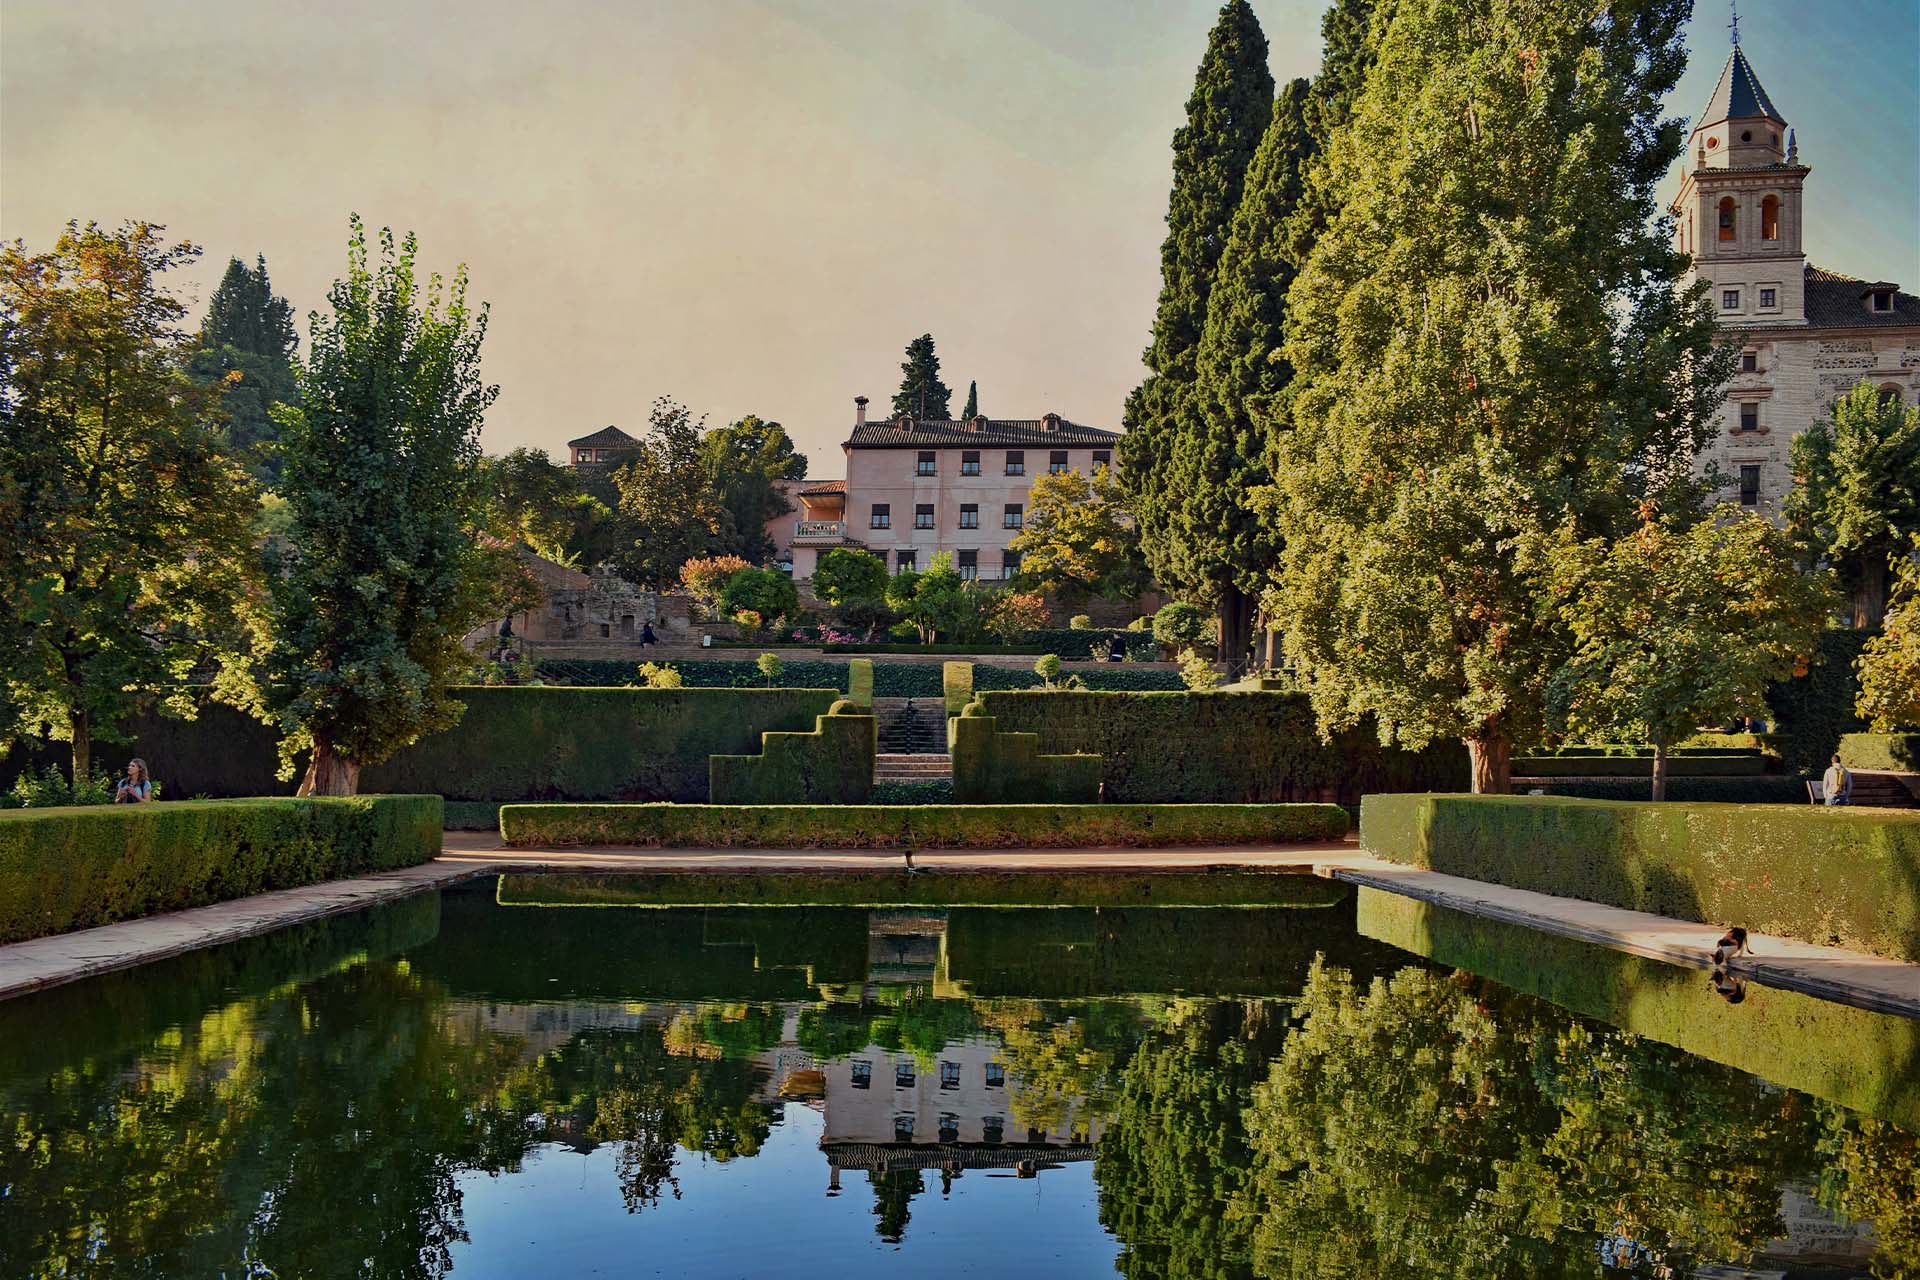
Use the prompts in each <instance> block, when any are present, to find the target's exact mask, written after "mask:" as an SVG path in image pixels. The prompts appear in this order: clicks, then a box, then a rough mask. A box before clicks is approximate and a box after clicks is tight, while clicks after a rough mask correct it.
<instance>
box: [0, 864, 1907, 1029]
mask: <svg viewBox="0 0 1920 1280" xmlns="http://www.w3.org/2000/svg"><path fill="white" fill-rule="evenodd" d="M899 865H900V857H899V855H898V854H897V853H894V852H893V851H891V850H882V849H843V850H828V849H576V848H566V849H528V848H517V849H509V848H506V847H504V846H503V845H501V843H500V840H499V837H498V836H497V835H495V834H493V833H490V832H451V831H450V832H448V833H447V835H446V838H445V841H444V843H443V851H442V853H441V856H440V857H438V858H436V859H435V860H434V861H432V862H430V863H426V864H424V865H422V866H418V867H408V868H406V869H404V870H400V871H389V872H383V873H381V874H379V875H373V876H365V877H362V878H359V879H354V880H335V881H331V882H328V883H325V884H317V885H308V886H305V887H303V888H299V889H282V890H279V891H277V892H274V893H263V894H259V895H257V896H255V897H251V898H242V899H240V900H238V901H234V902H221V903H215V904H214V905H212V906H206V907H196V908H194V909H192V910H190V911H178V912H173V913H171V914H168V915H161V916H151V917H148V918H146V919H143V920H128V921H124V922H122V923H119V924H110V925H103V926H101V927H100V928H97V929H83V930H81V931H79V932H77V933H66V934H59V935H56V936H54V937H51V938H37V939H34V940H33V941H30V942H19V943H14V944H13V945H11V946H4V947H0V998H5V997H7V996H11V995H19V994H21V993H23V992H27V991H33V990H37V989H40V988H43V987H49V986H54V985H57V984H59V983H63V982H73V981H77V980H79V979H81V978H87V977H91V976H93V975H94V974H98V973H105V972H108V971H109V970H113V969H123V968H127V967H130V966H132V965H136V964H143V963H146V962H147V961H149V960H158V959H161V958H162V957H165V956H170V955H177V954H179V953H180V952H183V951H190V950H193V949H194V948H196V947H204V946H210V945H212V944H214V943H219V942H229V941H232V940H233V939H235V938H244V937H247V936H249V935H252V934H257V933H264V932H266V931H267V930H270V929H277V928H280V927H282V926H284V925H288V924H293V923H296V922H298V921H301V920H311V919H315V918H318V917H320V916H326V915H332V914H335V913H337V912H342V911H352V910H354V909H356V908H359V907H365V906H370V905H372V904H374V903H377V902H384V901H386V900H388V899H391V898H399V897H404V896H406V895H408V894H411V893H417V892H419V891H420V890H422V889H428V888H438V887H441V886H445V885H449V884H455V883H458V882H459V881H462V880H469V879H473V878H475V877H479V876H492V875H502V874H506V873H509V872H539V871H573V872H593V873H607V872H616V873H617V872H622V871H628V872H648V871H849V870H875V869H880V868H884V867H888V866H899ZM914 865H915V866H916V867H919V868H923V869H926V870H930V871H937V870H942V869H947V870H969V871H980V870H995V871H1009V870H1014V871H1108V870H1128V871H1155V870H1163V871H1168V870H1178V869H1181V868H1193V867H1223V868H1245V869H1247V870H1268V871H1297V872H1300V873H1302V874H1312V875H1319V876H1323V877H1330V878H1332V879H1336V880H1343V881H1346V882H1348V883H1350V884H1357V885H1365V886H1367V887H1369V888H1373V889H1382V890H1385V891H1386V892H1389V893H1398V894H1404V895H1406V896H1408V897H1413V898H1419V899H1422V900H1423V901H1427V902H1433V903H1437V904H1439V905H1442V906H1447V907H1452V908H1454V909H1456V910H1460V911H1467V912H1471V913H1473V914H1475V915H1480V916H1485V917H1488V918H1490V919H1494V920H1503V921H1507V922H1509V923H1512V924H1520V925H1525V926H1527V927H1528V928H1532V929H1538V930H1541V931H1543V932H1546V933H1552V934H1558V935H1560V936H1562V937H1568V938H1576V939H1579V940H1580V941H1583V942H1591V943H1597V944H1599V945H1601V946H1606V947H1613V948H1615V949H1617V950H1620V951H1626V952H1629V953H1631V954H1633V955H1639V956H1646V957H1649V958H1651V959H1655V960H1663V961H1666V962H1668V963H1671V964H1679V965H1688V966H1692V967H1694V968H1700V969H1705V968H1706V967H1708V961H1707V955H1708V952H1709V951H1710V950H1711V949H1712V947H1713V944H1714V942H1715V940H1716V939H1717V938H1718V937H1719V935H1720V930H1719V929H1718V928H1716V927H1714V926H1710V925H1702V924H1692V923H1689V922H1686V921H1682V920H1670V919H1667V918H1665V917H1663V916H1655V915H1648V914H1646V913H1644V912H1639V911H1626V910H1622V909H1621V908H1618V907H1607V906H1601V905H1600V904H1598V903H1592V902H1581V901H1578V900H1576V899H1572V898H1558V897H1554V896H1552V895H1549V894H1544V893H1534V892H1532V891H1530V890H1526V889H1510V888H1507V887H1505V886H1503V885H1493V884H1482V883H1480V882H1478V881H1474V880H1466V879H1462V878H1461V877H1458V876H1449V875H1443V874H1441V873H1439V872H1435V871H1425V870H1421V869H1419V868H1416V867H1406V866H1401V865H1400V864H1398V863H1394V862H1388V861H1385V860H1384V859H1381V858H1376V857H1374V856H1372V855H1371V854H1365V853H1361V852H1360V851H1359V850H1358V848H1357V847H1356V846H1355V845H1354V844H1353V843H1352V842H1351V841H1347V842H1343V843H1339V844H1323V845H1292V846H1281V847H1274V848H1258V847H1252V848H1249V847H1218V846H1209V847H1193V848H1166V849H981V850H967V849H948V850H927V851H925V852H923V853H919V854H916V855H915V857H914ZM1752 947H1753V954H1752V955H1749V956H1743V957H1741V958H1740V959H1739V960H1737V961H1735V962H1734V964H1733V965H1732V968H1733V969H1734V970H1735V971H1736V972H1738V973H1740V974H1741V975H1742V976H1744V977H1745V978H1747V979H1748V980H1749V981H1752V982H1757V983H1760V984H1761V985H1763V986H1769V987H1779V988H1782V989H1784V990H1788V991H1799V992H1803V993H1805V994H1807V995H1812V996H1818V997H1820V998H1822V999H1826V1000H1835V1001H1839V1002H1841V1003H1844V1004H1849V1005H1854V1006H1857V1007H1860V1008H1865V1009H1874V1010H1877V1011H1880V1012H1883V1013H1896V1014H1903V1015H1905V1016H1907V1017H1913V1018H1920V965H1912V964H1902V963H1900V962H1899V961H1895V960H1883V959H1880V958H1879V957H1876V956H1870V955H1863V954H1861V953H1858V952H1852V951H1843V950H1841V949H1839V948H1837V947H1816V946H1812V945H1810V944H1807V943H1803V942H1794V941H1792V940H1790V939H1787V938H1776V937H1770V936H1762V935H1757V934H1756V935H1754V937H1753V938H1752Z"/></svg>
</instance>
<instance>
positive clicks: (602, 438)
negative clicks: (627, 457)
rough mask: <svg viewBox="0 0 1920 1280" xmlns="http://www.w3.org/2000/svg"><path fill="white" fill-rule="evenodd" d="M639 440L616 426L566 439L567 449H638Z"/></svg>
mask: <svg viewBox="0 0 1920 1280" xmlns="http://www.w3.org/2000/svg"><path fill="white" fill-rule="evenodd" d="M639 447H640V442H639V441H638V440H635V439H634V438H633V437H632V436H630V435H628V434H627V433H626V432H624V431H622V430H621V429H620V428H618V427H602V428H600V429H599V430H598V431H596V432H594V433H593V434H592V435H590V436H581V437H580V438H579V439H578V440H569V441H567V448H569V449H638V448H639Z"/></svg>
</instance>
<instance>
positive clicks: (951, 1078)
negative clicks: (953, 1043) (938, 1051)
mask: <svg viewBox="0 0 1920 1280" xmlns="http://www.w3.org/2000/svg"><path fill="white" fill-rule="evenodd" d="M940 1087H941V1088H942V1089H958V1088H959V1087H960V1064H959V1063H957V1062H942V1063H941V1064H940Z"/></svg>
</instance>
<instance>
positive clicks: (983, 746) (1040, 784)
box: [947, 708, 1100, 804]
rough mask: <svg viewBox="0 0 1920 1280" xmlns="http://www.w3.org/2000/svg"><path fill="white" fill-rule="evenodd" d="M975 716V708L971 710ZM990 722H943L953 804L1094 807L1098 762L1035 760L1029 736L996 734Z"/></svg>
mask: <svg viewBox="0 0 1920 1280" xmlns="http://www.w3.org/2000/svg"><path fill="white" fill-rule="evenodd" d="M974 709H975V710H977V708H974ZM998 723H999V721H997V720H995V719H994V718H993V717H992V716H985V715H958V716H954V717H953V718H952V719H950V720H948V721H947V750H948V752H949V753H951V755H952V757H953V798H954V799H955V800H956V801H958V802H959V803H961V804H1094V803H1097V802H1098V801H1099V799H1100V757H1099V756H1096V755H1041V754H1040V739H1039V737H1038V736H1037V735H1035V734H1031V733H1000V732H998V731H996V730H995V728H994V726H995V725H996V724H998Z"/></svg>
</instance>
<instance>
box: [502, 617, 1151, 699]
mask: <svg viewBox="0 0 1920 1280" xmlns="http://www.w3.org/2000/svg"><path fill="white" fill-rule="evenodd" d="M1080 634H1082V635H1084V634H1086V633H1085V632H1081V633H1080ZM635 665H636V664H634V663H631V662H605V661H598V660H591V659H571V658H568V659H557V658H556V659H542V660H541V661H540V662H539V663H538V664H536V666H537V670H538V671H539V674H540V679H541V680H543V681H545V682H546V683H547V684H549V685H570V686H587V687H593V688H617V687H619V686H621V685H627V684H631V683H633V681H634V678H635V677H634V669H635ZM669 665H670V666H672V667H673V668H674V669H676V670H677V671H679V672H680V678H681V680H682V682H683V683H684V685H685V686H686V687H687V688H698V689H709V688H711V689H758V688H760V687H761V686H762V685H764V684H765V683H766V677H764V676H762V675H761V674H760V672H759V670H758V669H757V668H756V667H755V666H754V665H753V663H751V662H747V661H732V660H724V659H710V658H695V659H679V658H675V659H671V660H669ZM848 667H849V664H848V663H845V662H821V661H812V662H788V663H786V664H785V666H784V667H783V668H782V671H781V679H783V680H784V681H785V682H786V683H787V684H789V685H791V686H793V687H794V688H807V689H814V688H818V689H837V690H839V691H840V692H841V693H852V692H853V690H852V688H851V687H850V684H851V682H850V679H849V673H848ZM973 671H974V688H975V689H976V690H978V689H1037V688H1039V687H1040V685H1041V683H1042V681H1041V679H1040V677H1039V676H1037V675H1035V674H1034V673H1033V671H1032V669H1031V667H1030V666H1022V667H995V666H989V665H987V664H985V663H980V664H976V665H975V667H974V669H973ZM1076 674H1077V675H1079V677H1080V678H1081V680H1083V681H1084V682H1086V684H1087V685H1088V686H1089V687H1091V688H1094V689H1114V690H1128V691H1133V690H1142V691H1145V690H1177V689H1181V688H1184V687H1185V686H1184V685H1182V684H1181V683H1180V673H1179V672H1178V671H1162V670H1159V669H1156V668H1151V667H1137V666H1127V665H1126V664H1124V663H1115V664H1112V665H1106V666H1101V667H1098V668H1095V669H1093V670H1090V671H1081V672H1077V673H1076ZM873 692H874V695H875V696H876V697H881V698H937V697H940V696H941V695H942V693H943V692H944V690H943V687H942V683H941V669H940V664H938V663H934V662H875V663H874V666H873Z"/></svg>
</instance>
